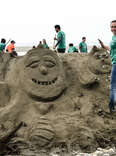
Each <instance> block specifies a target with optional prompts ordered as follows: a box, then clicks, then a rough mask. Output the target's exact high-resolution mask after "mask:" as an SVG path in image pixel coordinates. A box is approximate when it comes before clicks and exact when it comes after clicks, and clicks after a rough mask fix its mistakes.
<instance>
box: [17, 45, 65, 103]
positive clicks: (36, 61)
mask: <svg viewBox="0 0 116 156" xmlns="http://www.w3.org/2000/svg"><path fill="white" fill-rule="evenodd" d="M23 61H24V62H23V64H24V68H23V69H22V70H21V72H20V81H21V84H22V85H23V88H24V90H25V91H26V92H28V94H29V95H30V96H31V97H33V98H37V99H40V100H43V101H45V100H47V101H49V100H54V99H56V98H57V97H59V96H60V95H61V94H62V93H63V91H64V90H65V89H66V80H65V74H64V70H63V66H62V63H61V61H60V60H59V58H58V56H57V54H56V53H55V52H53V51H50V50H46V49H41V48H35V49H33V50H30V51H29V52H28V53H27V55H25V56H24V59H23ZM24 82H25V83H24Z"/></svg>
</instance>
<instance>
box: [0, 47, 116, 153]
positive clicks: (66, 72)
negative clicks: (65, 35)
mask: <svg viewBox="0 0 116 156" xmlns="http://www.w3.org/2000/svg"><path fill="white" fill-rule="evenodd" d="M1 58H2V59H3V61H1V62H0V63H1V65H0V66H1V67H4V68H2V69H0V72H1V75H3V76H2V78H1V79H0V80H1V82H0V85H1V86H2V89H1V92H0V97H1V101H0V107H1V108H0V125H1V127H0V134H1V136H0V143H1V145H2V147H4V148H2V149H1V150H0V152H1V154H25V153H26V154H27V153H32V154H38V153H40V151H41V150H43V149H44V150H45V149H46V151H50V150H52V149H54V148H56V147H58V148H61V149H66V150H67V151H71V150H81V151H83V152H93V151H95V150H96V149H97V148H98V147H102V148H105V147H108V146H112V145H116V137H115V136H116V126H115V122H116V115H115V114H113V115H111V114H110V113H109V110H108V103H109V81H110V72H111V64H110V59H109V54H108V53H107V51H105V50H103V49H99V48H97V47H93V49H92V50H91V52H90V53H89V54H78V53H74V54H63V55H62V56H60V57H58V56H57V54H56V53H55V52H53V51H51V50H46V49H42V48H35V49H33V50H30V51H29V52H28V53H27V54H26V55H25V56H22V57H17V58H13V59H10V58H9V57H8V59H7V61H4V59H6V57H3V56H2V55H0V59H1ZM4 99H5V100H4ZM44 154H45V153H44Z"/></svg>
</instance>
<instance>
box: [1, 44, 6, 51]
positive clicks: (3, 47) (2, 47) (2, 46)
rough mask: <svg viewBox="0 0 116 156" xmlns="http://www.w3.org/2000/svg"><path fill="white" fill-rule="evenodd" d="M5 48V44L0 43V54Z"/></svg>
mask: <svg viewBox="0 0 116 156" xmlns="http://www.w3.org/2000/svg"><path fill="white" fill-rule="evenodd" d="M5 47H6V44H5V43H0V52H1V51H3V50H4V49H5Z"/></svg>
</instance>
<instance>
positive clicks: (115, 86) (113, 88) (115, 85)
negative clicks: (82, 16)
mask: <svg viewBox="0 0 116 156" xmlns="http://www.w3.org/2000/svg"><path fill="white" fill-rule="evenodd" d="M110 28H111V32H112V33H113V36H112V40H111V42H110V45H109V46H106V45H104V43H103V42H102V41H101V40H100V39H98V41H99V43H100V44H101V46H102V48H104V49H106V50H108V51H110V58H111V62H112V71H111V78H110V101H109V109H110V112H111V113H113V112H115V105H116V20H113V21H111V23H110Z"/></svg>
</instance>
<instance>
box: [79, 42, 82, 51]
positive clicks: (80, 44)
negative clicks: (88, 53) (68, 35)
mask: <svg viewBox="0 0 116 156" xmlns="http://www.w3.org/2000/svg"><path fill="white" fill-rule="evenodd" d="M81 47H82V45H81V43H80V44H79V51H80V53H81Z"/></svg>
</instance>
